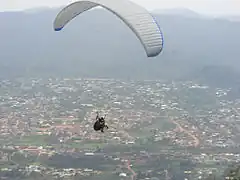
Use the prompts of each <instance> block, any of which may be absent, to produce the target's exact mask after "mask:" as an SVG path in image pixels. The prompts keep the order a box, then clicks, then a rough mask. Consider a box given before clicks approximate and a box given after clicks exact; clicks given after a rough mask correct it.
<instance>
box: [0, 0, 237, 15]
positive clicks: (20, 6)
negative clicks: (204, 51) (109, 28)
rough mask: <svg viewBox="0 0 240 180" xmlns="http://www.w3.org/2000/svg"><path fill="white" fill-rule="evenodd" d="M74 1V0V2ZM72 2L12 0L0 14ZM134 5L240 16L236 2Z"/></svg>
mask: <svg viewBox="0 0 240 180" xmlns="http://www.w3.org/2000/svg"><path fill="white" fill-rule="evenodd" d="M75 1H76V0H75ZM75 1H73V0H58V1H56V0H51V1H50V3H49V0H48V1H47V0H41V1H38V0H35V1H30V0H21V2H20V0H14V2H11V3H9V2H8V1H5V2H0V12H12V11H31V10H37V9H47V8H54V9H55V8H60V7H63V6H66V5H68V4H69V3H71V2H75ZM131 1H133V2H135V3H136V4H138V5H140V6H142V7H144V8H146V9H147V10H149V11H156V10H158V11H161V10H172V9H188V10H190V11H193V12H196V13H197V14H201V15H207V16H240V11H239V9H240V3H239V2H237V1H236V0H218V1H216V0H201V1H200V0H192V1H188V0H181V1H175V0H161V1H156V0H131Z"/></svg>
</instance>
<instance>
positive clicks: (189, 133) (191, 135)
mask: <svg viewBox="0 0 240 180" xmlns="http://www.w3.org/2000/svg"><path fill="white" fill-rule="evenodd" d="M171 121H172V122H173V123H174V124H175V125H176V126H177V128H178V129H179V130H180V131H181V132H184V133H186V134H187V135H188V136H190V137H191V138H192V139H193V140H194V146H195V147H197V146H199V144H200V140H199V139H198V138H197V137H196V136H195V135H193V134H192V133H191V132H189V131H188V130H187V129H184V128H183V127H182V126H181V124H179V123H178V122H177V121H175V120H173V119H171Z"/></svg>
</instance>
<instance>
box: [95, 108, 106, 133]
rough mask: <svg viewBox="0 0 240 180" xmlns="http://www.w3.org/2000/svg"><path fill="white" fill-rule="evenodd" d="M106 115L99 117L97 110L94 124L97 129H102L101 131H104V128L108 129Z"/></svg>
mask: <svg viewBox="0 0 240 180" xmlns="http://www.w3.org/2000/svg"><path fill="white" fill-rule="evenodd" d="M105 117H106V115H105V116H104V117H99V114H98V112H97V116H96V122H95V123H94V125H93V129H94V130H95V131H99V130H101V132H104V128H107V129H108V126H107V125H106V124H105Z"/></svg>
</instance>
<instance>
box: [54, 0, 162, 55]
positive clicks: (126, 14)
mask: <svg viewBox="0 0 240 180" xmlns="http://www.w3.org/2000/svg"><path fill="white" fill-rule="evenodd" d="M97 6H101V7H103V8H105V9H107V10H109V11H111V12H112V13H113V14H115V15H117V16H118V17H119V18H120V19H121V20H122V21H123V22H124V23H125V24H126V25H127V26H128V27H129V28H130V29H131V30H132V31H133V32H134V33H135V35H136V36H137V37H138V39H139V40H140V42H141V43H142V45H143V47H144V49H145V51H146V54H147V56H148V57H155V56H157V55H158V54H160V52H161V51H162V49H163V36H162V33H161V30H160V27H159V26H158V24H157V22H156V21H155V19H154V17H153V16H152V15H151V14H150V13H149V12H148V11H147V10H146V9H144V8H142V7H141V6H139V5H137V4H135V3H133V2H131V1H129V0H90V1H86V0H80V1H77V2H74V3H71V4H70V5H68V6H66V7H65V8H64V9H63V10H61V11H60V12H59V13H58V15H57V17H56V18H55V21H54V30H55V31H60V30H62V29H63V27H64V26H65V25H66V24H67V23H68V22H70V21H71V20H72V19H73V18H75V17H76V16H78V15H79V14H81V13H83V12H85V11H87V10H90V9H92V8H94V7H97Z"/></svg>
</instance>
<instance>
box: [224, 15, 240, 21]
mask: <svg viewBox="0 0 240 180" xmlns="http://www.w3.org/2000/svg"><path fill="white" fill-rule="evenodd" d="M222 18H223V19H227V20H229V21H236V22H240V16H225V17H222Z"/></svg>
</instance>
